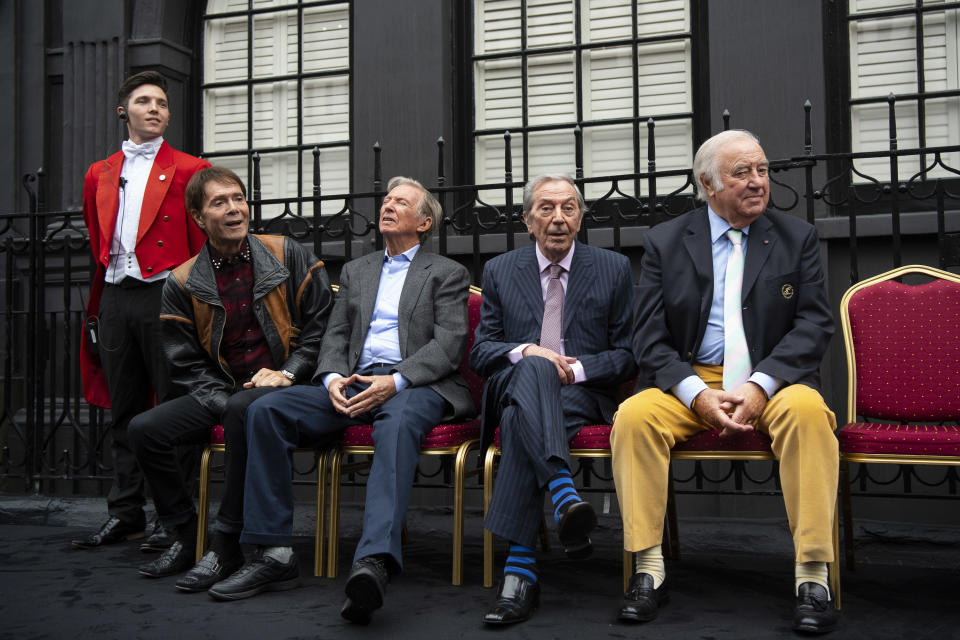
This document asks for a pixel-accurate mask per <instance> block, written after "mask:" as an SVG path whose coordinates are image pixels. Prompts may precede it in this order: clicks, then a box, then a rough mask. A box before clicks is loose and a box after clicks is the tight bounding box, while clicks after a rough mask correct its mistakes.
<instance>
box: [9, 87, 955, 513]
mask: <svg viewBox="0 0 960 640" xmlns="http://www.w3.org/2000/svg"><path fill="white" fill-rule="evenodd" d="M894 107H895V99H894V98H893V97H891V99H890V131H891V138H890V147H889V149H887V150H885V151H872V152H858V153H835V154H816V153H814V150H813V145H812V143H811V140H812V139H813V136H812V131H811V124H810V111H811V106H810V104H809V102H808V103H806V104H805V105H804V111H805V120H804V140H803V146H802V150H801V152H800V153H799V154H798V155H796V156H791V157H788V158H783V159H774V160H771V162H770V167H771V183H772V186H771V206H772V207H774V208H776V209H780V210H783V211H788V212H792V213H795V214H797V215H799V216H802V217H804V218H806V219H807V220H809V221H811V222H815V221H822V220H830V219H835V218H838V217H839V218H845V219H847V220H848V229H849V234H848V238H847V241H846V243H845V248H847V249H848V250H849V253H850V282H851V283H852V282H855V281H857V280H859V265H860V261H861V260H862V258H863V257H862V256H861V255H860V249H859V244H858V226H857V224H858V220H860V219H861V218H862V216H863V215H865V213H870V214H871V215H873V214H877V213H878V212H885V215H886V216H889V219H890V221H891V230H892V231H891V234H890V237H889V247H890V256H891V258H890V260H891V264H890V265H889V266H890V267H891V268H892V267H895V266H899V265H900V264H901V261H902V255H901V236H902V231H901V225H900V217H901V215H902V214H903V213H904V212H906V211H926V212H930V213H932V214H934V215H935V217H936V221H937V222H936V225H935V226H936V229H934V230H931V233H936V236H937V240H936V242H935V243H931V247H930V251H929V253H928V254H927V255H928V264H931V265H933V266H938V267H941V268H951V267H955V266H957V265H960V232H957V231H948V228H947V227H948V225H947V218H948V217H949V216H950V215H956V211H957V210H958V209H960V170H958V166H960V162H958V161H956V160H954V161H953V163H952V164H951V162H950V161H949V159H950V158H958V157H960V145H955V146H941V147H927V148H917V149H899V148H898V146H897V137H896V119H895V108H894ZM724 124H725V127H729V126H730V118H729V114H725V116H724ZM647 127H648V140H649V150H648V155H649V162H648V166H647V170H646V171H644V172H639V173H626V174H622V175H607V176H585V175H584V172H583V168H582V164H581V162H580V160H581V157H582V156H581V155H580V153H579V152H578V154H577V156H576V159H577V166H574V167H570V168H569V171H570V174H571V175H572V176H574V178H575V180H576V181H577V182H578V183H579V184H580V185H581V187H585V186H587V185H602V187H603V193H602V195H601V196H599V197H594V198H591V199H588V202H587V204H588V210H587V211H586V213H585V220H584V225H583V227H582V230H581V234H580V237H581V240H582V241H584V242H588V243H597V244H601V245H603V246H607V247H609V248H612V249H613V250H615V251H624V252H628V253H629V252H632V255H637V252H638V251H639V246H640V238H641V237H642V234H643V232H644V230H645V229H647V228H649V227H651V226H654V225H656V224H659V223H660V222H663V221H665V220H668V219H670V218H673V217H676V216H678V215H681V214H682V213H684V212H685V211H687V210H689V209H690V208H692V207H693V205H694V202H693V197H692V184H693V177H692V171H691V170H690V169H682V170H658V169H657V165H656V153H655V152H656V144H655V140H656V122H655V121H654V120H650V121H648V122H647ZM509 135H510V134H509V132H508V133H506V134H505V136H509ZM571 135H572V136H574V137H575V139H577V143H576V148H577V149H578V150H581V151H582V146H581V144H580V143H579V140H578V138H579V136H580V131H579V128H575V129H574V130H573V131H572V132H571ZM505 149H506V157H505V167H506V172H505V175H504V181H503V182H502V183H495V184H482V185H451V184H449V183H448V181H447V178H446V176H445V175H444V173H443V169H442V167H443V166H444V158H443V154H444V141H443V139H442V138H441V139H439V140H438V141H437V160H438V162H437V166H438V172H437V176H435V179H434V180H433V183H434V184H433V186H431V187H430V189H431V191H433V192H434V193H435V194H436V195H437V197H438V199H439V200H440V202H441V204H442V206H443V211H444V214H443V218H442V220H441V224H440V225H439V228H438V229H437V232H436V234H435V235H436V239H435V240H433V241H432V242H434V243H435V244H434V247H433V248H434V249H435V250H437V251H438V252H439V253H441V254H445V255H450V256H452V257H454V258H456V259H459V260H461V261H462V262H464V263H465V264H466V265H467V266H468V267H469V268H470V270H471V272H472V275H473V281H474V282H475V283H479V281H480V275H481V271H482V268H483V264H484V262H485V259H486V258H487V257H490V256H493V255H496V254H499V253H501V252H503V251H506V250H510V249H512V248H514V246H516V244H517V242H518V240H519V241H521V242H525V241H526V238H525V232H524V230H523V229H524V228H523V225H522V220H521V211H520V206H521V205H520V203H519V202H518V201H517V200H516V199H515V192H516V190H517V189H519V188H521V187H522V183H521V182H520V181H518V180H516V179H515V178H514V174H513V170H512V162H511V158H510V155H509V154H510V152H509V150H510V145H509V144H507V145H505ZM384 152H385V150H384V149H382V148H381V147H380V145H379V144H377V145H374V147H373V149H372V159H371V160H372V162H373V166H374V179H373V183H372V185H371V189H370V191H367V192H357V193H347V194H327V193H324V191H323V189H322V176H321V175H320V170H319V150H318V149H314V153H313V161H314V170H313V186H312V192H311V195H309V196H305V197H291V198H279V199H263V198H262V197H261V193H260V182H259V155H258V154H257V153H256V152H253V153H251V158H250V160H251V164H252V166H253V168H254V170H253V184H252V185H250V187H251V190H250V195H251V201H250V202H251V212H252V227H253V228H254V230H256V231H266V232H271V233H282V234H285V235H288V236H291V237H294V238H296V239H298V240H300V241H302V242H304V243H309V244H311V245H312V247H313V250H314V252H315V253H316V254H317V255H318V256H321V257H322V258H323V259H324V260H325V261H326V263H327V265H328V268H329V269H330V270H331V272H332V273H334V274H335V273H337V272H339V266H340V265H342V264H343V262H345V261H347V260H350V259H351V258H353V257H357V256H359V255H361V254H363V253H367V252H369V251H372V250H376V249H379V248H382V246H383V244H382V238H381V237H380V235H379V233H378V230H377V224H376V223H377V211H378V209H379V205H380V202H381V201H382V198H383V196H384V195H385V194H384V191H383V186H384V184H385V181H386V178H387V176H383V175H382V171H381V155H382V154H383V153H384ZM903 157H923V158H927V159H928V160H927V161H926V163H925V164H924V170H923V171H919V172H917V173H916V174H915V175H912V176H909V177H908V178H907V179H905V180H902V179H900V177H899V174H898V166H899V165H898V159H900V158H903ZM864 158H883V159H886V160H887V161H888V165H889V176H885V177H883V178H881V177H877V176H871V175H866V174H865V173H863V172H862V171H860V170H858V169H857V167H856V162H857V161H859V160H862V159H864ZM828 166H834V167H835V166H839V167H841V168H842V170H841V171H839V172H838V173H834V174H827V169H826V168H827V167H828ZM934 171H936V172H937V173H939V174H940V175H941V176H942V177H938V178H935V179H934V178H932V177H931V176H932V175H933V173H934ZM425 182H427V183H428V182H430V181H429V180H427V181H425ZM664 183H670V184H672V185H673V187H672V188H671V189H669V190H667V189H661V188H658V186H659V185H661V184H664ZM677 184H679V185H680V186H676V185H677ZM23 188H25V189H26V190H27V192H28V193H29V196H30V211H28V212H22V213H10V214H0V252H2V254H3V260H2V262H0V264H2V265H3V272H2V274H0V283H2V286H3V287H4V291H3V299H4V303H5V304H4V310H3V313H2V316H0V321H2V326H0V333H2V336H3V339H2V345H3V349H4V351H3V353H2V354H0V356H2V360H3V369H2V371H3V379H2V383H0V393H2V396H0V446H2V449H0V483H2V484H0V488H2V489H3V490H6V491H23V492H26V493H75V492H84V493H89V492H98V491H102V490H103V489H104V486H105V485H104V484H103V483H104V481H105V480H107V479H109V477H110V475H111V471H112V469H111V468H110V464H111V463H110V456H109V451H108V450H107V449H106V447H105V438H106V434H107V432H108V430H107V429H106V428H105V421H106V420H107V417H108V416H107V415H105V412H104V411H103V410H101V409H98V408H95V407H90V406H88V405H87V404H86V403H85V402H84V401H83V399H82V398H83V394H82V389H81V383H80V375H79V366H78V343H79V340H78V338H79V334H80V331H81V327H82V326H83V323H84V320H85V318H84V307H85V302H86V292H87V289H88V285H89V281H90V278H91V275H92V273H93V271H94V269H93V266H94V265H93V259H92V257H91V255H90V250H89V242H88V237H87V234H86V231H85V228H84V225H83V221H82V218H81V214H80V212H79V211H47V210H46V207H45V197H44V193H45V188H46V185H45V180H44V173H43V171H42V170H40V171H37V172H36V173H33V174H29V175H28V176H25V177H24V183H23ZM324 210H331V211H332V213H323V211H324ZM296 211H302V212H304V213H303V214H298V213H295V212H296ZM306 212H309V213H306ZM517 234H521V235H519V236H518V235H517ZM758 471H759V469H758ZM928 471H930V472H929V473H928ZM583 472H584V473H583V477H584V481H585V482H590V481H591V480H590V478H593V479H595V480H597V481H599V482H609V470H608V469H605V468H604V467H603V463H598V464H596V465H594V466H590V467H589V468H584V469H583ZM869 473H870V472H869V471H868V470H866V469H865V468H864V467H860V468H859V469H858V470H857V471H856V472H855V475H854V479H853V482H854V485H855V487H859V488H861V489H865V488H866V489H869V487H870V485H871V484H872V485H873V486H877V487H882V486H884V483H887V484H889V482H892V481H888V480H884V479H881V478H877V479H876V480H874V479H872V478H871V476H870V475H869ZM931 473H933V472H932V470H925V471H924V473H923V474H922V477H921V476H920V475H918V474H917V473H916V472H915V471H914V470H912V469H907V468H902V469H901V471H900V472H899V473H898V475H897V477H896V478H894V480H893V481H896V482H897V483H898V484H900V485H902V488H903V489H904V491H908V492H909V491H912V490H913V488H914V487H916V486H917V485H920V486H929V485H936V486H938V487H941V488H942V490H943V491H946V492H948V493H949V494H950V495H957V475H956V472H955V471H953V470H948V471H947V472H946V473H945V474H944V475H942V477H941V476H936V477H934V476H932V475H931ZM438 475H439V474H438V473H437V472H432V471H431V472H425V473H424V474H423V478H429V477H432V476H438ZM442 475H443V476H444V477H446V476H447V475H448V474H447V473H444V474H442ZM883 477H886V476H883ZM772 478H773V480H772V481H773V483H774V486H773V487H772V489H773V490H776V489H777V487H776V486H775V484H776V481H775V474H773V473H759V472H758V473H754V472H747V471H745V470H744V467H743V465H742V464H740V463H734V466H732V467H730V470H729V471H725V470H724V471H718V472H716V474H714V472H713V471H711V470H710V468H709V465H707V466H705V465H703V464H700V463H696V464H694V465H692V466H690V467H682V468H681V469H680V470H679V471H677V472H676V480H677V481H678V482H681V483H682V484H683V485H685V486H688V487H692V488H694V489H700V488H702V487H703V484H704V482H712V481H714V480H719V481H720V482H729V481H731V479H732V481H733V482H735V484H736V485H737V486H738V487H748V488H749V486H751V485H754V484H755V485H757V486H759V487H764V486H767V487H769V486H770V483H771V479H772Z"/></svg>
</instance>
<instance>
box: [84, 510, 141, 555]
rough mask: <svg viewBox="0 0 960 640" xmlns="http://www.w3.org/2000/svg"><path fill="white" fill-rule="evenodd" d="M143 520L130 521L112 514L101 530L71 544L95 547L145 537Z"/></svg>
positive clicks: (85, 547) (87, 547) (88, 547)
mask: <svg viewBox="0 0 960 640" xmlns="http://www.w3.org/2000/svg"><path fill="white" fill-rule="evenodd" d="M143 529H144V523H143V522H135V523H129V522H124V521H123V520H121V519H120V518H117V517H114V516H110V517H109V518H108V519H107V521H106V522H104V523H103V526H102V527H100V530H99V531H97V532H96V533H91V534H90V535H88V536H87V537H85V538H77V539H76V540H73V541H71V544H73V546H74V547H75V548H77V549H93V548H94V547H99V546H101V545H104V544H114V543H117V542H123V541H124V540H137V539H139V538H142V537H143Z"/></svg>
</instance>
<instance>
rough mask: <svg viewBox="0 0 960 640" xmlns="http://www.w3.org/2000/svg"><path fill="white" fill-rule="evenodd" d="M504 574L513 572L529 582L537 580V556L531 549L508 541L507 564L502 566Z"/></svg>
mask: <svg viewBox="0 0 960 640" xmlns="http://www.w3.org/2000/svg"><path fill="white" fill-rule="evenodd" d="M503 573H504V575H506V574H508V573H513V574H516V575H518V576H522V577H524V578H526V579H527V580H529V581H530V582H537V557H536V555H534V553H533V549H530V548H528V547H525V546H523V545H520V544H514V543H512V542H511V543H510V553H509V554H508V555H507V564H506V566H505V567H504V568H503Z"/></svg>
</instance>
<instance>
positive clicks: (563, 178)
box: [523, 173, 587, 215]
mask: <svg viewBox="0 0 960 640" xmlns="http://www.w3.org/2000/svg"><path fill="white" fill-rule="evenodd" d="M557 180H558V181H560V182H566V183H567V184H569V185H570V186H571V187H573V190H574V191H575V192H576V193H577V207H579V209H580V215H583V212H584V211H585V210H586V208H587V205H586V203H585V202H584V201H583V194H582V193H580V189H579V188H578V187H577V183H576V182H574V181H573V178H571V177H570V176H569V175H567V174H565V173H542V174H540V175H538V176H534V177H533V178H531V179H530V180H528V181H527V184H525V185H524V186H523V213H524V214H527V213H530V209H532V208H533V194H534V192H535V191H536V190H537V187H539V186H540V185H541V184H543V183H544V182H554V181H557Z"/></svg>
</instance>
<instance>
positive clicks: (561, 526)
mask: <svg viewBox="0 0 960 640" xmlns="http://www.w3.org/2000/svg"><path fill="white" fill-rule="evenodd" d="M596 526H597V514H596V512H595V511H594V510H593V505H591V504H590V503H589V502H585V501H583V500H581V501H579V502H574V503H572V504H570V506H569V507H567V510H566V511H564V512H563V515H561V516H560V521H559V522H558V523H557V535H559V536H560V544H562V545H563V550H564V552H565V553H566V554H567V557H568V558H572V559H574V560H582V559H583V558H589V557H590V554H592V553H593V543H592V542H591V541H590V536H589V534H590V532H591V531H593V529H594V527H596Z"/></svg>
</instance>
